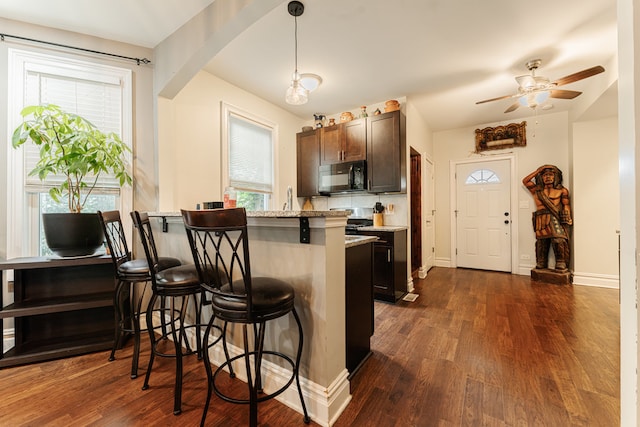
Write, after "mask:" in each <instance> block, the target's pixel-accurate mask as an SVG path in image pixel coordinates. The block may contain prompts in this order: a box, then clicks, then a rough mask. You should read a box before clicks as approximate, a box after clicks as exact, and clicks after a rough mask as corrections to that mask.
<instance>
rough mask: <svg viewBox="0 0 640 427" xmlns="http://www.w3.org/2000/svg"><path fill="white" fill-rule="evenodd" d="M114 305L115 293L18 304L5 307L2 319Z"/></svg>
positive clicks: (1, 312) (0, 317) (1, 315)
mask: <svg viewBox="0 0 640 427" xmlns="http://www.w3.org/2000/svg"><path fill="white" fill-rule="evenodd" d="M112 305H113V292H102V293H99V294H93V295H82V296H76V297H66V298H58V299H51V300H41V301H30V302H18V303H13V304H9V305H7V306H6V307H3V308H2V310H1V311H0V319H6V318H8V317H22V316H33V315H37V314H48V313H59V312H64V311H73V310H84V309H88V308H97V307H110V306H112Z"/></svg>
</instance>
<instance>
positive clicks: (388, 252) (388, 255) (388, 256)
mask: <svg viewBox="0 0 640 427" xmlns="http://www.w3.org/2000/svg"><path fill="white" fill-rule="evenodd" d="M387 262H391V249H387Z"/></svg>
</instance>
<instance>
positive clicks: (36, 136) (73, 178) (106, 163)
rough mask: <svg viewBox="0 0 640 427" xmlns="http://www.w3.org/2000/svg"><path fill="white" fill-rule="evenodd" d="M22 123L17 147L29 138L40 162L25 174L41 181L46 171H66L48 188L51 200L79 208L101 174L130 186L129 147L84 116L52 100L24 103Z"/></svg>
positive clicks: (71, 209) (16, 135)
mask: <svg viewBox="0 0 640 427" xmlns="http://www.w3.org/2000/svg"><path fill="white" fill-rule="evenodd" d="M20 114H21V115H22V117H23V122H22V124H21V125H20V126H18V127H17V128H16V130H15V131H14V132H13V138H12V144H13V147H14V148H18V147H19V146H21V145H22V144H24V143H25V142H26V141H28V140H30V141H32V142H33V143H34V144H36V145H37V146H38V147H39V148H40V160H39V161H38V163H37V164H36V166H35V168H34V169H33V170H32V171H30V172H29V176H34V175H37V176H38V177H39V178H40V180H45V179H46V177H47V176H48V175H49V174H54V175H64V177H65V178H66V179H65V180H64V181H63V182H62V183H60V185H58V186H56V187H53V188H51V189H50V190H49V194H50V196H51V198H53V200H55V201H56V202H60V201H61V200H62V199H63V198H64V197H65V196H66V197H67V198H68V204H69V212H81V211H82V208H83V207H84V205H85V203H86V201H87V198H88V197H89V195H90V194H91V192H92V191H93V189H94V188H95V186H96V184H97V183H98V178H99V177H100V175H101V174H103V173H104V174H113V176H115V177H116V179H117V180H118V181H119V183H120V186H123V185H125V184H128V185H130V184H131V182H132V179H131V176H130V175H129V173H128V172H127V163H126V159H125V153H126V152H128V151H131V149H130V148H129V147H128V146H127V145H126V144H125V143H123V142H122V140H121V139H120V137H119V136H118V135H116V134H115V133H113V132H111V133H104V132H102V131H100V130H99V129H98V128H96V127H95V126H94V125H93V124H92V123H91V122H89V121H88V120H86V119H84V118H82V117H80V116H78V115H76V114H72V113H68V112H66V111H64V110H63V109H62V108H60V107H58V106H57V105H53V104H44V105H33V106H29V107H25V108H24V109H23V110H22V111H21V113H20Z"/></svg>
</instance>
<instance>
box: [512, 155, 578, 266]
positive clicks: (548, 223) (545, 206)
mask: <svg viewBox="0 0 640 427" xmlns="http://www.w3.org/2000/svg"><path fill="white" fill-rule="evenodd" d="M522 183H523V184H524V185H525V186H526V187H527V188H528V189H529V191H530V192H531V194H532V195H533V199H534V201H535V203H536V211H535V212H533V229H534V231H535V233H536V268H537V269H544V268H548V264H549V248H550V247H553V253H554V255H555V258H556V265H555V269H556V271H561V272H564V271H568V269H569V259H570V257H571V248H570V244H569V235H570V234H569V233H570V227H571V225H572V224H573V221H572V219H571V205H570V201H569V190H567V189H566V188H564V187H563V186H562V172H561V171H560V169H558V168H557V167H556V166H553V165H543V166H540V167H539V168H538V169H536V170H535V171H533V172H531V173H530V174H529V175H527V176H526V177H524V178H523V179H522Z"/></svg>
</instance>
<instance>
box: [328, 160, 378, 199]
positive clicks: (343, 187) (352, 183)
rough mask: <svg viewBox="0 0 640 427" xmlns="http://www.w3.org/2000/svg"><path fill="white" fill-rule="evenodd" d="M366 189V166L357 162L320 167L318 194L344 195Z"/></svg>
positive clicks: (363, 162)
mask: <svg viewBox="0 0 640 427" xmlns="http://www.w3.org/2000/svg"><path fill="white" fill-rule="evenodd" d="M366 189H367V164H366V162H365V161H364V160H360V161H357V162H345V163H336V164H333V165H322V166H320V172H319V174H318V190H319V191H320V193H344V192H348V191H364V190H366Z"/></svg>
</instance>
